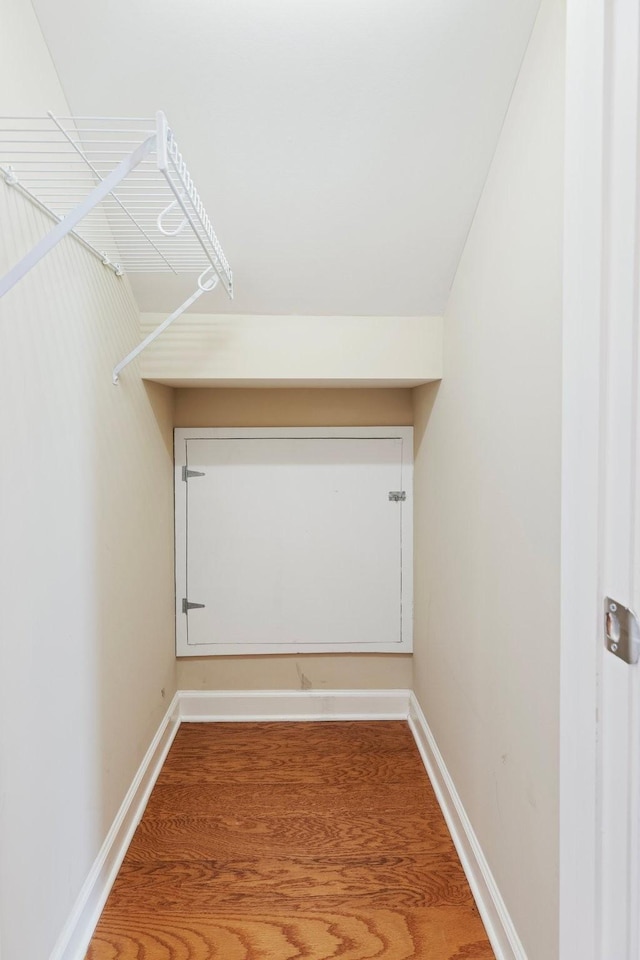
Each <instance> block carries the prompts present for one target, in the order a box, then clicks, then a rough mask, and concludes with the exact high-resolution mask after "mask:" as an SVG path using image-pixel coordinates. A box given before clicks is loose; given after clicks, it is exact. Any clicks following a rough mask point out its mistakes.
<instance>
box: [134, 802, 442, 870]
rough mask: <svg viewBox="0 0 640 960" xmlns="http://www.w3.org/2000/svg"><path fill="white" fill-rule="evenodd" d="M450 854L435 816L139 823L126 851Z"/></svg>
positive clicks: (195, 856)
mask: <svg viewBox="0 0 640 960" xmlns="http://www.w3.org/2000/svg"><path fill="white" fill-rule="evenodd" d="M363 850H364V851H366V852H367V853H368V854H371V855H374V854H376V853H389V854H392V853H398V854H402V853H406V852H408V851H411V852H412V853H415V854H426V853H430V852H435V853H445V852H446V853H448V854H449V855H455V854H454V853H453V852H452V845H451V838H450V836H449V834H448V831H447V828H446V825H445V824H444V822H443V821H442V819H441V815H440V817H438V816H437V815H436V814H433V815H430V814H429V813H428V812H427V813H421V814H420V815H414V814H411V815H408V816H407V815H405V814H400V815H398V816H394V817H388V816H386V815H382V816H376V815H362V814H358V813H350V814H348V815H347V814H345V815H344V816H330V815H325V814H311V813H300V814H288V815H286V816H281V817H269V816H266V817H262V816H258V817H245V816H242V815H241V814H239V815H237V816H235V817H208V818H198V819H195V818H187V817H175V818H172V819H168V818H165V819H162V820H143V821H142V823H141V824H140V825H139V827H138V829H137V831H136V833H135V835H134V838H133V840H132V842H131V846H130V847H129V852H128V854H127V858H128V860H130V861H132V862H133V861H136V862H141V861H150V860H171V861H175V860H216V859H220V858H225V859H226V858H228V857H230V856H234V855H235V856H239V857H243V858H244V857H247V856H256V857H281V856H291V857H316V856H319V855H320V856H321V855H323V854H325V855H331V854H334V853H340V854H342V855H343V856H354V855H357V854H358V853H359V852H361V851H363Z"/></svg>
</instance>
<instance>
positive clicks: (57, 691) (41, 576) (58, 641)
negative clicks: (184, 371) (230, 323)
mask: <svg viewBox="0 0 640 960" xmlns="http://www.w3.org/2000/svg"><path fill="white" fill-rule="evenodd" d="M47 109H53V110H57V111H59V112H60V113H62V114H64V113H67V112H68V108H67V106H66V104H65V102H64V99H63V96H62V92H61V90H60V86H59V84H58V81H57V77H56V74H55V71H54V69H53V66H52V63H51V61H50V59H49V55H48V52H47V49H46V46H45V44H44V41H43V38H42V35H41V33H40V30H39V28H38V25H37V22H36V20H35V17H34V14H33V11H32V8H31V5H30V4H29V2H28V0H3V3H2V29H1V30H0V114H19V113H27V114H29V113H37V114H42V113H44V112H45V111H46V110H47ZM0 223H1V225H2V227H1V230H0V273H4V272H5V270H6V269H7V268H9V267H10V266H11V265H12V264H13V263H14V262H15V261H16V260H17V259H18V256H19V255H21V254H22V253H23V252H25V251H26V250H27V249H28V247H29V245H30V244H31V243H32V242H33V240H34V239H36V238H37V237H38V236H40V235H41V234H42V233H43V232H44V230H45V229H48V227H49V226H50V224H49V223H48V221H46V220H45V219H44V218H43V217H42V216H41V215H40V214H39V213H37V212H36V211H34V210H33V209H32V208H30V206H29V205H28V204H27V203H26V201H25V200H23V199H22V198H21V197H20V196H19V195H18V194H17V193H16V192H15V191H12V190H11V189H10V188H8V187H6V186H5V184H4V182H3V181H2V180H0ZM138 337H139V327H138V314H137V311H136V308H135V305H134V302H133V300H132V298H131V295H130V292H129V288H128V285H127V283H126V281H118V280H117V279H116V278H115V277H114V275H113V274H112V273H110V272H108V271H107V270H105V268H104V267H103V266H102V265H101V264H100V263H99V262H98V261H97V260H95V259H93V258H92V257H91V256H90V255H89V254H88V253H87V252H86V251H85V250H84V249H83V248H81V247H80V246H79V245H78V244H76V243H75V242H74V241H73V240H67V241H64V243H63V244H62V245H61V246H59V247H58V248H57V249H56V250H55V251H54V252H53V253H52V254H51V255H50V256H49V257H48V258H47V259H46V260H45V261H43V262H42V263H41V264H40V265H39V266H38V267H37V268H36V269H35V270H34V271H33V273H32V274H31V275H30V276H28V277H27V278H26V279H25V280H24V281H22V282H21V283H20V284H19V286H17V287H15V288H14V289H13V290H12V291H11V292H10V293H9V294H7V295H6V296H5V297H4V298H3V300H2V302H1V304H0V391H1V402H0V436H1V437H2V451H3V456H2V467H1V469H0V530H1V531H2V532H1V535H0V611H1V613H0V617H1V626H0V631H1V634H0V660H1V663H0V850H1V853H0V931H1V933H0V935H1V937H2V941H1V947H0V953H1V954H2V958H3V960H46V958H47V957H48V956H49V955H50V953H51V950H52V948H53V947H54V943H55V942H56V939H57V937H58V935H59V934H60V931H61V929H62V927H63V924H64V922H65V920H66V919H67V917H68V915H69V911H70V910H71V907H72V905H73V903H74V900H75V898H76V896H77V894H78V892H79V890H80V887H81V885H82V883H83V881H84V880H85V878H86V876H87V873H88V871H89V869H90V866H91V864H92V862H93V860H94V858H95V856H96V854H97V853H98V850H99V848H100V846H101V844H102V842H103V839H104V837H105V834H106V832H107V829H108V827H109V825H110V823H111V821H112V819H113V817H114V814H115V813H116V811H117V809H118V807H119V805H120V803H121V801H122V799H123V796H124V793H125V791H126V789H127V788H128V786H129V785H130V783H131V780H132V777H133V775H134V773H135V771H136V769H137V767H138V765H139V763H140V761H141V759H142V757H143V755H144V753H145V751H146V749H147V747H148V746H149V743H150V741H151V738H152V736H153V734H154V732H155V731H156V729H157V727H158V724H159V722H160V719H161V717H162V715H163V714H164V712H165V710H166V707H167V705H168V703H169V701H170V699H171V697H172V695H173V692H174V689H175V662H174V658H173V626H172V593H173V589H172V550H171V525H172V524H171V516H172V503H171V500H172V468H171V416H172V397H171V391H170V390H168V389H167V388H163V387H159V386H157V385H155V384H151V385H150V386H149V387H145V386H144V385H143V383H142V382H141V381H140V380H139V377H138V375H137V371H136V369H130V370H127V371H126V373H125V375H123V377H122V381H121V386H120V387H114V386H113V385H112V383H111V373H110V371H111V368H112V366H113V363H114V362H115V361H117V360H118V359H120V358H121V357H122V356H123V355H124V354H126V353H127V351H128V350H130V349H131V347H132V346H133V344H134V343H136V342H137V339H138ZM163 690H164V695H163V693H162V691H163Z"/></svg>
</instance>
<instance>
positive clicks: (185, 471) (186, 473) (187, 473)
mask: <svg viewBox="0 0 640 960" xmlns="http://www.w3.org/2000/svg"><path fill="white" fill-rule="evenodd" d="M191 477H204V473H200V471H199V470H189V467H183V468H182V479H183V480H184V482H185V483H186V482H187V480H190V479H191Z"/></svg>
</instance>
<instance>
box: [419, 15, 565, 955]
mask: <svg viewBox="0 0 640 960" xmlns="http://www.w3.org/2000/svg"><path fill="white" fill-rule="evenodd" d="M563 98H564V4H563V2H562V0H542V5H541V9H540V13H539V17H538V20H537V22H536V26H535V30H534V33H533V37H532V40H531V44H530V47H529V50H528V52H527V54H526V58H525V61H524V64H523V68H522V72H521V74H520V77H519V80H518V83H517V86H516V89H515V92H514V96H513V99H512V102H511V105H510V109H509V112H508V115H507V118H506V122H505V125H504V129H503V133H502V136H501V139H500V142H499V145H498V149H497V152H496V155H495V158H494V161H493V165H492V167H491V171H490V174H489V177H488V180H487V183H486V186H485V189H484V192H483V195H482V199H481V202H480V205H479V208H478V211H477V214H476V217H475V220H474V223H473V226H472V229H471V232H470V235H469V238H468V242H467V245H466V248H465V251H464V254H463V256H462V259H461V262H460V264H459V267H458V271H457V275H456V278H455V282H454V284H453V288H452V291H451V295H450V299H449V303H448V306H447V310H446V314H445V347H444V358H445V373H444V379H443V381H442V383H441V384H440V385H436V384H433V385H428V386H425V387H420V388H418V389H417V390H416V391H414V408H415V435H416V454H417V460H416V475H415V489H416V494H415V497H416V502H415V509H416V534H417V555H416V584H415V592H416V643H415V652H414V677H415V686H416V692H417V695H418V699H419V701H420V703H421V705H422V708H423V710H424V711H425V714H426V716H427V719H428V722H429V724H430V726H431V729H432V731H433V733H434V735H435V738H436V740H437V743H438V745H439V747H440V750H441V752H442V754H443V755H444V759H445V761H446V764H447V766H448V769H449V771H450V773H451V775H452V777H453V780H454V782H455V784H456V786H457V789H458V791H459V793H460V796H461V798H462V801H463V803H464V806H465V808H466V811H467V813H468V815H469V817H470V819H471V822H472V825H473V827H474V829H475V831H476V833H477V835H478V837H479V840H480V842H481V845H482V847H483V850H484V852H485V854H486V856H487V859H488V861H489V865H490V867H491V869H492V871H493V873H494V876H495V878H496V880H497V882H498V885H499V888H500V890H501V892H502V894H503V896H504V899H505V901H506V904H507V907H508V909H509V911H510V914H511V917H512V919H513V921H514V923H515V925H516V928H517V931H518V933H519V936H520V938H521V940H522V943H523V945H524V948H525V950H526V955H527V958H528V960H554V958H556V957H557V956H558V945H557V935H558V902H557V896H558V876H557V868H558V707H559V683H558V671H559V584H560V549H559V536H560V411H561V397H560V378H561V297H562V290H561V270H562V264H561V243H562V206H563V204H562V199H563V198H562V178H563Z"/></svg>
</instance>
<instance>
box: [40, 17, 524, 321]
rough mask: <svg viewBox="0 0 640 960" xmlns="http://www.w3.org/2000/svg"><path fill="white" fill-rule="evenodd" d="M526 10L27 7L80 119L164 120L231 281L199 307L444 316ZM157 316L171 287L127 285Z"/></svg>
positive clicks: (518, 56) (161, 282)
mask: <svg viewBox="0 0 640 960" xmlns="http://www.w3.org/2000/svg"><path fill="white" fill-rule="evenodd" d="M538 3H539V0H107V2H106V3H105V2H102V3H100V2H98V0H34V7H35V10H36V13H37V15H38V17H39V20H40V23H41V26H42V29H43V32H44V35H45V38H46V40H47V43H48V45H49V48H50V50H51V53H52V56H53V59H54V62H55V64H56V67H57V70H58V73H59V75H60V79H61V81H62V84H63V87H64V89H65V92H66V95H67V98H68V101H69V104H70V107H71V109H72V111H73V112H74V113H76V114H85V115H108V116H139V117H140V116H152V115H153V114H154V113H155V111H156V110H157V109H163V110H164V111H165V113H166V114H167V116H168V118H169V123H170V125H171V126H172V128H173V130H174V132H175V134H176V137H177V140H178V143H179V146H180V149H181V150H182V153H183V155H184V156H185V158H186V160H187V163H188V165H189V168H190V170H191V173H192V175H193V178H194V180H195V183H196V185H197V187H198V190H199V191H200V194H201V196H202V198H203V200H204V202H205V205H206V207H207V210H208V211H209V214H210V216H211V219H212V221H213V224H214V227H215V230H216V232H217V234H218V236H219V238H220V240H221V243H222V245H223V248H224V250H225V253H226V254H227V257H228V259H229V261H230V262H231V265H232V267H233V271H234V280H235V286H236V299H235V300H234V302H233V304H232V305H230V304H229V301H228V300H227V298H226V296H225V294H224V293H223V292H222V290H221V289H220V288H218V290H216V291H215V292H214V293H212V294H211V295H210V296H207V297H202V298H201V299H200V301H199V302H198V307H197V309H198V310H200V311H201V312H207V313H229V312H236V313H253V314H312V315H392V316H402V315H419V314H439V313H441V312H442V310H443V308H444V306H445V302H446V298H447V294H448V290H449V287H450V284H451V281H452V279H453V275H454V272H455V268H456V265H457V263H458V260H459V257H460V254H461V252H462V248H463V245H464V241H465V237H466V234H467V231H468V229H469V226H470V223H471V220H472V217H473V213H474V210H475V206H476V204H477V202H478V198H479V196H480V192H481V189H482V185H483V183H484V180H485V177H486V174H487V170H488V167H489V164H490V162H491V158H492V156H493V152H494V149H495V146H496V143H497V140H498V137H499V133H500V128H501V124H502V121H503V118H504V115H505V112H506V109H507V106H508V102H509V98H510V95H511V91H512V89H513V86H514V83H515V80H516V76H517V73H518V69H519V66H520V63H521V60H522V57H523V54H524V51H525V48H526V44H527V41H528V38H529V35H530V32H531V29H532V25H533V20H534V17H535V14H536V12H537V7H538ZM133 285H134V290H135V293H136V296H137V298H138V302H139V305H140V308H141V309H142V310H148V311H155V310H157V311H162V310H171V309H173V308H174V307H175V306H176V305H177V304H178V303H180V302H181V300H183V299H184V298H185V297H186V296H188V295H189V294H190V293H191V292H192V291H193V289H194V286H193V279H192V278H184V277H172V276H168V277H165V276H160V277H148V276H145V277H134V281H133Z"/></svg>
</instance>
